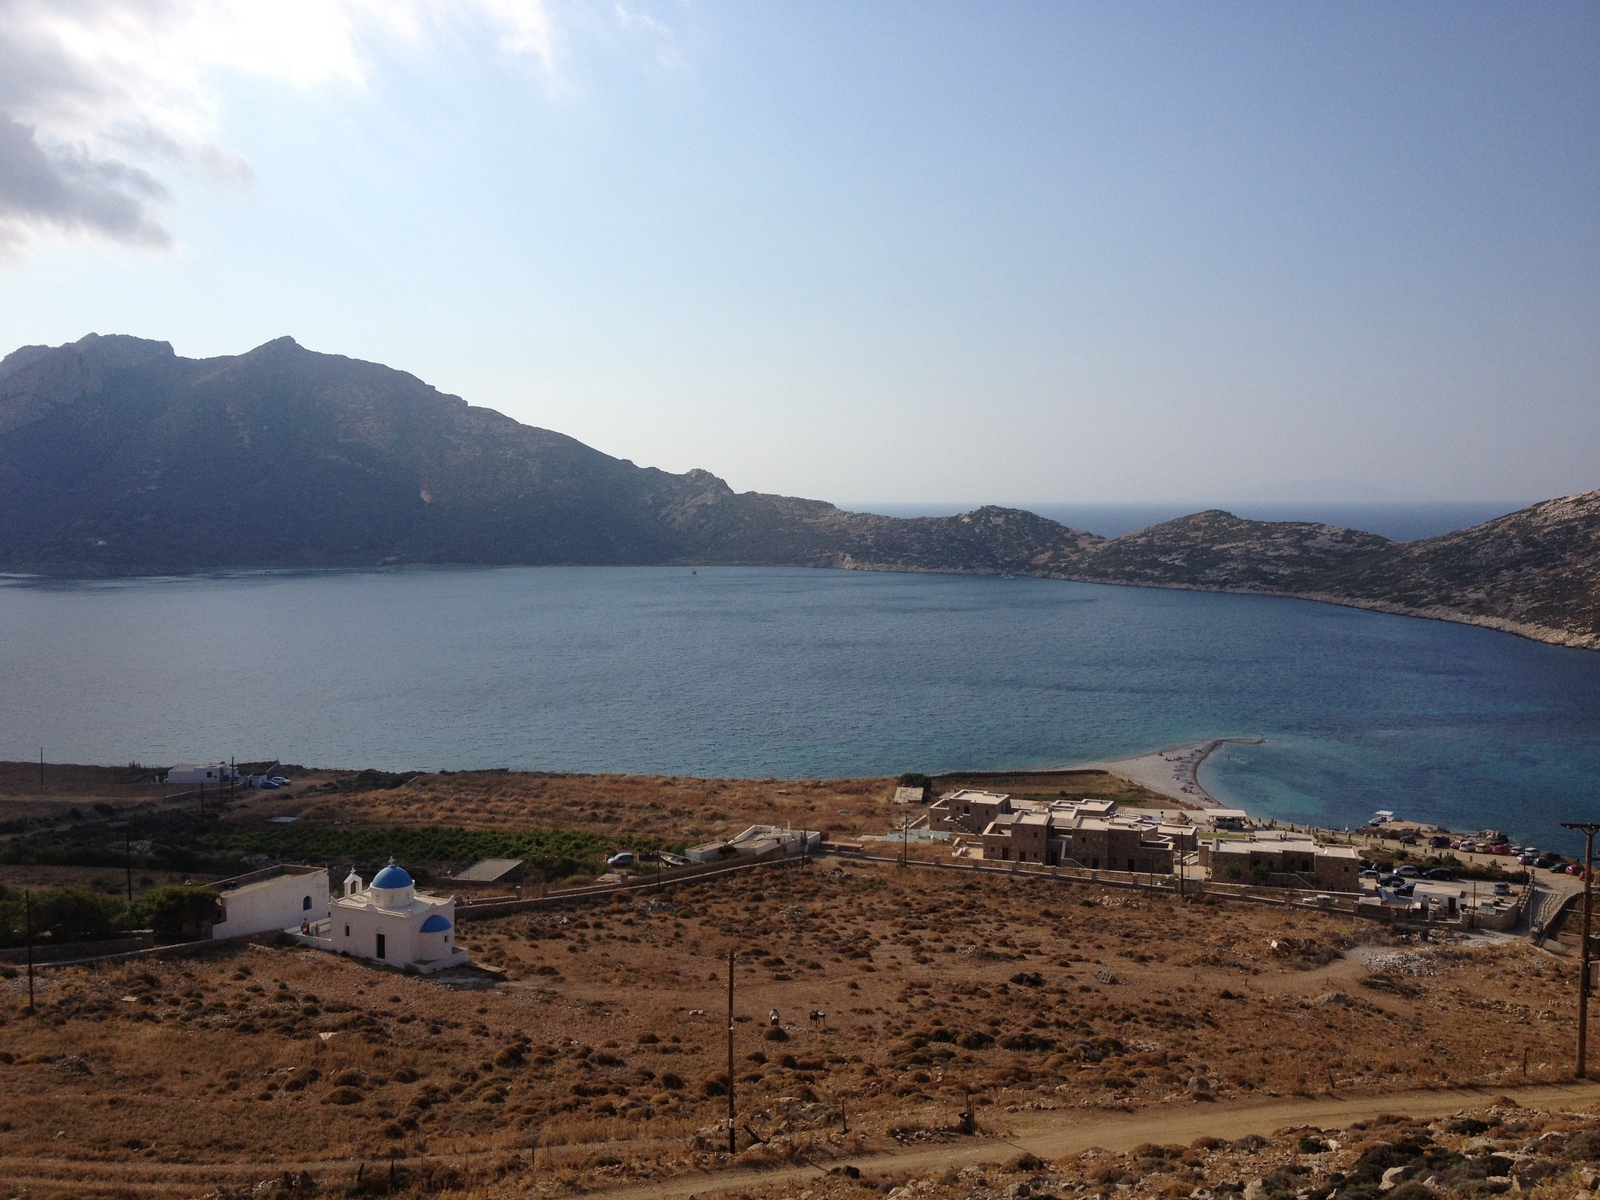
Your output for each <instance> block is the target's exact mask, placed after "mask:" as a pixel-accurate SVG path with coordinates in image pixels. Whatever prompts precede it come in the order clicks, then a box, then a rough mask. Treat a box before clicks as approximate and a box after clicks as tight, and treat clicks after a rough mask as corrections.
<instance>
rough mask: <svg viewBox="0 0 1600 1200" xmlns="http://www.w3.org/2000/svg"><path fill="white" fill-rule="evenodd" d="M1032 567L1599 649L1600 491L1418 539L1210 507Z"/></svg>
mask: <svg viewBox="0 0 1600 1200" xmlns="http://www.w3.org/2000/svg"><path fill="white" fill-rule="evenodd" d="M1035 570H1036V571H1038V572H1040V573H1043V574H1048V575H1051V576H1053V577H1055V578H1060V579H1080V580H1088V581H1093V582H1097V583H1124V584H1137V585H1140V586H1144V587H1175V588H1195V589H1199V590H1203V591H1228V592H1259V593H1264V594H1270V595H1280V596H1298V597H1302V598H1304V599H1309V600H1323V601H1327V602H1330V603H1334V604H1348V605H1354V606H1356V607H1359V608H1370V609H1376V610H1378V611H1382V612H1392V613H1403V614H1406V615H1409V616H1419V617H1433V618H1437V619H1440V620H1447V621H1464V622H1467V623H1469V624H1474V625H1487V626H1489V627H1491V628H1494V629H1502V630H1505V631H1506V632H1508V633H1516V634H1520V635H1521V636H1523V637H1530V638H1534V639H1536V640H1539V641H1546V642H1557V643H1560V644H1562V645H1568V646H1582V647H1586V648H1588V649H1592V650H1600V490H1597V491H1592V492H1585V493H1583V494H1581V495H1577V496H1567V497H1565V498H1562V499H1557V500H1546V501H1544V502H1543V503H1540V504H1535V505H1533V506H1532V507H1530V508H1525V509H1521V510H1519V511H1517V512H1514V513H1510V514H1509V515H1507V516H1504V517H1498V518H1496V519H1495V520H1493V521H1489V522H1486V523H1485V524H1482V525H1477V526H1474V527H1473V528H1471V529H1463V530H1459V531H1458V532H1455V533H1447V534H1443V535H1441V536H1439V537H1434V538H1427V539H1425V540H1423V541H1417V542H1391V541H1388V540H1387V539H1385V538H1381V537H1379V536H1377V535H1376V534H1371V533H1360V532H1357V531H1355V530H1351V529H1339V528H1336V527H1334V526H1331V525H1317V524H1311V523H1304V522H1297V521H1246V520H1243V519H1241V518H1239V517H1236V516H1233V515H1232V514H1231V513H1225V512H1217V511H1211V512H1202V513H1195V514H1194V515H1192V516H1187V517H1179V518H1178V519H1177V520H1175V521H1168V522H1166V523H1165V524H1162V525H1155V526H1152V527H1151V528H1149V529H1142V530H1140V531H1138V532H1137V533H1130V534H1127V535H1125V536H1123V537H1120V538H1115V539H1112V540H1109V541H1100V542H1095V543H1080V544H1079V545H1077V546H1073V547H1068V548H1064V549H1061V550H1056V551H1052V552H1051V553H1050V555H1049V556H1048V557H1046V558H1042V559H1041V560H1040V561H1039V562H1038V563H1036V564H1035Z"/></svg>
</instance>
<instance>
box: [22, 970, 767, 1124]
mask: <svg viewBox="0 0 1600 1200" xmlns="http://www.w3.org/2000/svg"><path fill="white" fill-rule="evenodd" d="M30 978H31V976H30ZM29 1011H32V1010H31V1009H30V1010H29ZM737 1137H738V1132H737V1130H736V1129H735V1127H734V1124H733V947H732V946H729V947H728V1153H729V1154H733V1153H735V1152H736V1151H737V1149H738V1147H737V1144H736V1139H737Z"/></svg>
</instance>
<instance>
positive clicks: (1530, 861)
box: [1517, 854, 1539, 867]
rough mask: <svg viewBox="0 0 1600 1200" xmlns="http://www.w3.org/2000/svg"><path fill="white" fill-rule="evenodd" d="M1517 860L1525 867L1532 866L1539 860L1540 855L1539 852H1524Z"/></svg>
mask: <svg viewBox="0 0 1600 1200" xmlns="http://www.w3.org/2000/svg"><path fill="white" fill-rule="evenodd" d="M1517 861H1518V862H1519V863H1521V864H1522V865H1523V866H1525V867H1531V866H1533V865H1534V864H1535V863H1537V862H1538V861H1539V856H1538V855H1537V854H1524V855H1523V856H1522V857H1521V858H1519V859H1517Z"/></svg>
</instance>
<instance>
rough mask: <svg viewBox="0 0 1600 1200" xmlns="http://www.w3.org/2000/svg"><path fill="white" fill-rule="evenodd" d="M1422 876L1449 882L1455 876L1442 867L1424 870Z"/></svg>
mask: <svg viewBox="0 0 1600 1200" xmlns="http://www.w3.org/2000/svg"><path fill="white" fill-rule="evenodd" d="M1424 878H1426V879H1437V880H1439V881H1441V882H1443V883H1449V882H1450V881H1451V880H1452V879H1454V878H1455V876H1454V875H1453V874H1451V873H1450V872H1449V871H1447V870H1445V868H1443V867H1435V868H1433V870H1431V871H1427V872H1425V873H1424Z"/></svg>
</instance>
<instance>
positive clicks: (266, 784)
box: [256, 779, 278, 792]
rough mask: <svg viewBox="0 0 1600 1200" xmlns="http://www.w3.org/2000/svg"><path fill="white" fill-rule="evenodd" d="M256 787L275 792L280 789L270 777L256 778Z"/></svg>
mask: <svg viewBox="0 0 1600 1200" xmlns="http://www.w3.org/2000/svg"><path fill="white" fill-rule="evenodd" d="M256 787H258V788H260V789H261V790H262V791H264V792H275V791H277V790H278V785H277V784H276V783H274V782H272V780H270V779H258V780H256Z"/></svg>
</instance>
